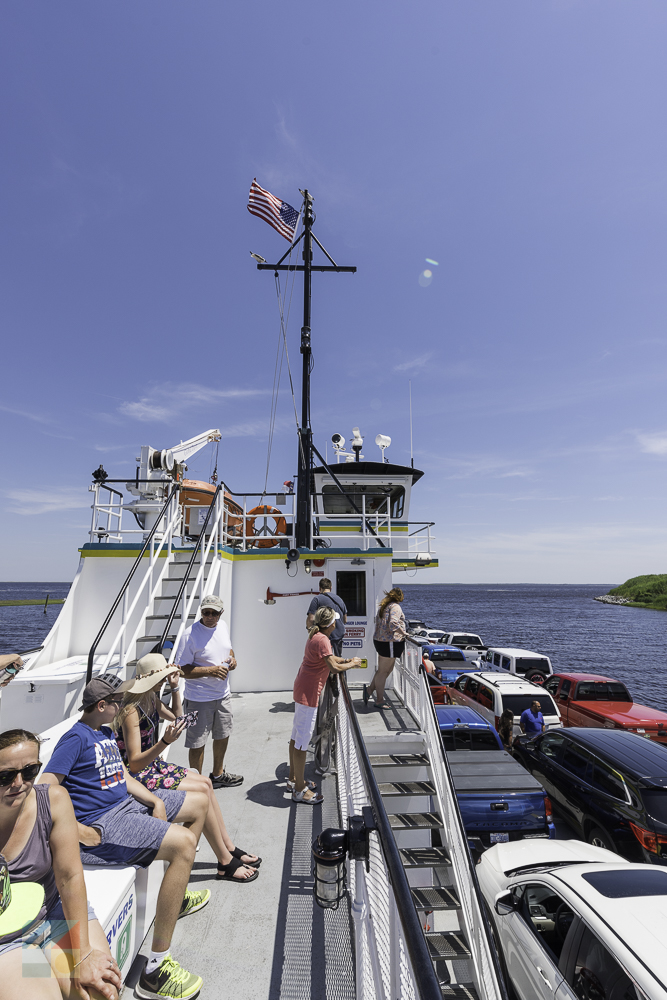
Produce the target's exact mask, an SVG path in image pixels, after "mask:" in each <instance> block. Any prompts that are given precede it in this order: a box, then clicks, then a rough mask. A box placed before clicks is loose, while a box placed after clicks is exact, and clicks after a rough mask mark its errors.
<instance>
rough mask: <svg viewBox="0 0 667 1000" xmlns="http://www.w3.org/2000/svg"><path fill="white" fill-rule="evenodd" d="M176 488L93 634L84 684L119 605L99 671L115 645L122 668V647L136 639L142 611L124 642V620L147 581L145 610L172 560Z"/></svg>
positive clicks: (177, 520)
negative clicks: (115, 626) (135, 583)
mask: <svg viewBox="0 0 667 1000" xmlns="http://www.w3.org/2000/svg"><path fill="white" fill-rule="evenodd" d="M179 489H180V487H179V486H178V485H176V486H173V487H172V489H171V491H170V493H169V496H168V497H167V499H166V501H165V503H164V505H163V506H162V508H161V510H160V513H159V515H158V517H157V519H156V521H155V524H154V525H153V527H152V528H151V530H150V532H149V533H148V535H147V536H146V538H145V540H144V544H143V545H142V547H141V550H140V552H139V554H138V556H137V557H136V559H135V560H134V563H133V564H132V569H131V570H130V572H129V573H128V575H127V577H126V579H125V582H124V583H123V586H122V587H121V588H120V590H119V591H118V594H117V596H116V599H115V601H114V602H113V604H112V605H111V608H110V609H109V613H108V614H107V616H106V618H105V619H104V622H103V624H102V627H101V628H100V630H99V632H98V633H97V635H96V636H95V639H94V641H93V644H92V646H91V647H90V651H89V653H88V666H87V669H86V684H88V683H89V681H90V679H91V678H92V676H93V664H94V661H95V653H96V652H97V647H98V646H99V644H100V642H101V641H102V638H103V637H104V635H105V633H106V631H107V629H108V627H109V625H110V623H111V620H112V618H113V616H114V615H115V613H116V611H117V610H118V608H119V607H120V605H121V604H122V611H121V621H120V625H119V627H118V630H117V632H116V635H115V637H114V639H113V641H112V643H111V646H110V648H109V650H108V651H107V653H106V655H105V657H104V661H103V664H102V670H103V671H104V670H106V669H107V667H108V666H109V664H110V663H111V659H112V657H113V655H114V653H115V652H116V649H117V648H118V649H119V653H118V659H119V663H120V669H121V670H122V669H123V667H124V665H125V664H124V658H125V651H126V649H129V648H130V647H131V645H132V643H133V642H134V641H135V640H136V638H137V635H138V634H139V630H140V629H141V627H142V625H143V623H144V620H145V614H142V615H141V616H140V620H139V623H138V625H137V626H136V628H135V631H134V634H133V636H132V637H131V639H130V641H129V643H128V642H127V641H126V631H127V626H128V623H129V621H130V620H131V617H132V614H133V613H134V610H135V608H136V607H137V604H138V603H139V599H140V597H141V595H142V594H143V592H144V590H145V588H146V586H147V584H149V583H150V587H149V592H148V595H147V597H146V611H147V610H148V608H149V607H150V606H151V604H152V602H153V600H154V598H155V595H156V594H157V591H158V589H159V587H160V585H161V583H162V580H163V578H164V576H165V573H166V572H167V569H168V567H169V565H170V563H171V560H172V555H173V538H174V534H175V533H176V529H177V527H178V525H179V523H180V518H181V509H180V507H179V504H178V492H179ZM163 525H164V526H163ZM160 531H161V532H162V537H161V538H160V539H159V544H158V545H157V546H156V545H154V541H156V536H157V535H158V532H160ZM163 548H166V555H167V558H166V559H165V560H164V566H163V568H162V570H161V572H160V573H159V574H158V575H157V579H154V576H155V573H154V570H155V564H156V561H157V559H158V558H159V556H160V552H161V551H162V549H163ZM149 550H150V552H149ZM147 552H149V560H148V567H147V569H146V572H145V573H144V576H143V579H142V580H141V582H140V584H139V586H138V588H137V591H136V593H135V595H134V598H133V599H132V603H131V604H130V605H129V606H128V593H129V587H130V584H131V583H132V580H133V579H134V575H135V573H136V572H137V570H138V569H139V566H140V565H141V562H142V559H143V558H144V556H145V555H146V553H147Z"/></svg>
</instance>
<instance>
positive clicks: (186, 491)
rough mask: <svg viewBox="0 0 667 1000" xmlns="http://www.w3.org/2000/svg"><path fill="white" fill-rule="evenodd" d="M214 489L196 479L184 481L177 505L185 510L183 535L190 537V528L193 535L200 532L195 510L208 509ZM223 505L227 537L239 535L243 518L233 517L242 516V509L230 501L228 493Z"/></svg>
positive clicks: (210, 485) (210, 484)
mask: <svg viewBox="0 0 667 1000" xmlns="http://www.w3.org/2000/svg"><path fill="white" fill-rule="evenodd" d="M215 491H216V487H215V486H214V485H213V484H212V483H204V482H201V481H200V480H197V479H184V480H183V485H182V488H181V492H180V495H179V503H180V504H182V505H183V507H184V508H185V518H184V521H185V524H184V528H185V533H186V535H190V526H191V525H192V528H193V529H194V531H193V534H195V535H196V534H198V532H199V530H201V529H200V528H199V526H198V524H197V523H196V521H195V517H196V515H197V508H198V507H199V508H200V509H202V508H203V509H205V508H207V507H210V505H211V501H212V500H213V495H214V494H215ZM224 504H225V507H226V509H227V533H228V534H229V535H237V536H238V535H240V534H241V531H240V528H241V525H242V524H243V517H242V516H241V517H234V515H235V514H241V515H243V509H242V508H241V507H239V505H238V504H237V503H235V502H234V500H232V498H231V497H230V495H229V493H227V492H225V495H224Z"/></svg>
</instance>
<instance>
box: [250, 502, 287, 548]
mask: <svg viewBox="0 0 667 1000" xmlns="http://www.w3.org/2000/svg"><path fill="white" fill-rule="evenodd" d="M252 514H254V515H256V516H255V517H252V516H248V517H246V523H245V531H244V535H245V539H246V545H247V546H248V548H250V547H251V546H252V545H256V546H257V548H259V549H270V548H271V547H272V546H274V545H280V539H279V538H275V537H273V536H275V535H286V534H287V522H286V521H285V518H284V517H283V515H282V514H281V513H280V511H279V510H278V508H277V507H271V506H270V504H261V505H260V506H259V507H253V509H252V510H249V511H248V515H252ZM257 516H261V517H262V518H263V519H264V524H263V526H262V527H261V528H260V529H259V531H255V520H256V517H257ZM267 517H272V518H273V520H274V521H275V528H274V529H273V531H272V530H271V528H269V526H268V524H267ZM257 535H262V536H264V537H262V538H260V539H258V540H257V541H254V537H256V536H257ZM266 536H269V537H266Z"/></svg>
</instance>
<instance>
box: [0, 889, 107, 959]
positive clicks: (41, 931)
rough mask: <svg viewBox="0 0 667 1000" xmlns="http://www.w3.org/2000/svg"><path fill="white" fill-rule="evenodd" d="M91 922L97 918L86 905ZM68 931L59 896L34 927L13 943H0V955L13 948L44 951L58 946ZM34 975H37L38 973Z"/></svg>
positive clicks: (92, 910) (90, 907) (93, 911)
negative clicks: (49, 947)
mask: <svg viewBox="0 0 667 1000" xmlns="http://www.w3.org/2000/svg"><path fill="white" fill-rule="evenodd" d="M91 920H97V917H96V916H95V910H94V909H93V908H92V906H91V905H90V903H88V922H89V923H90V921H91ZM68 930H69V925H68V922H67V920H65V914H64V912H63V904H62V903H61V901H60V896H58V899H57V900H56V902H55V903H54V904H53V906H52V907H51V909H50V910H49V912H48V913H47V914H46V916H45V917H44V919H43V920H40V922H39V923H38V924H37V925H36V926H35V927H33V928H32V929H29V930H27V931H24V932H23V934H22V935H21V937H18V938H15V939H14V940H13V941H7V942H5V943H4V944H2V943H0V955H5V954H7V952H8V951H14V949H15V948H29V947H31V946H33V947H35V948H41V949H42V950H44V949H45V948H47V947H48V946H49V945H51V944H58V942H59V941H60V940H61V939H62V938H63V937H64V936H65V935H66V934H67V932H68ZM35 974H36V975H39V974H40V973H35Z"/></svg>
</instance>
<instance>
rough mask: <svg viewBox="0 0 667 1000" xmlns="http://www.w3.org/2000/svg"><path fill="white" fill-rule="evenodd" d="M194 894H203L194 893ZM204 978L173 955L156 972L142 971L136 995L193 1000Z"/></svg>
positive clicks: (159, 999)
mask: <svg viewBox="0 0 667 1000" xmlns="http://www.w3.org/2000/svg"><path fill="white" fill-rule="evenodd" d="M193 895H197V896H199V895H202V894H201V893H193ZM203 985H204V980H203V979H202V977H201V976H194V975H193V974H192V973H191V972H188V971H187V969H182V968H181V966H180V965H179V964H178V962H175V961H174V959H173V958H172V957H171V955H167V957H166V958H163V959H162V961H161V962H160V964H159V965H158V967H157V969H156V970H155V972H151V974H150V976H147V975H146V973H145V971H144V972H142V973H141V976H140V977H139V982H138V983H137V985H136V990H135V992H136V995H137V996H138V997H144V998H146V1000H161V998H162V997H167V998H169V1000H186V998H187V1000H192V998H193V997H196V996H197V995H198V994H199V991H200V990H201V988H202V986H203Z"/></svg>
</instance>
